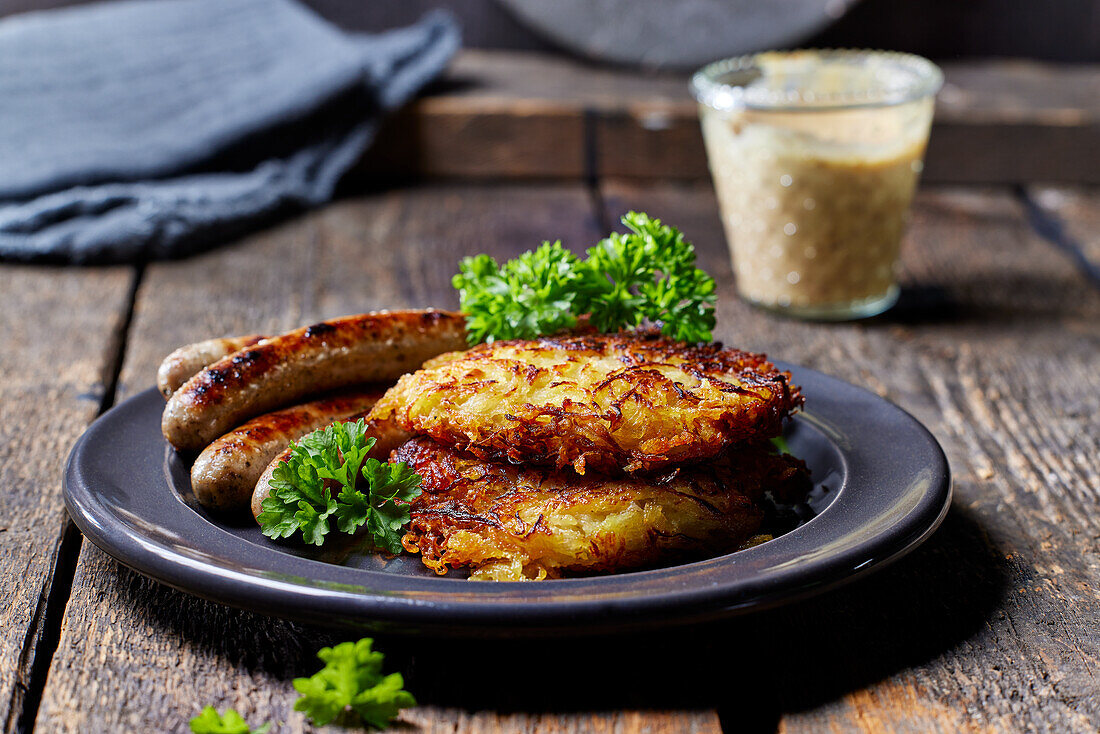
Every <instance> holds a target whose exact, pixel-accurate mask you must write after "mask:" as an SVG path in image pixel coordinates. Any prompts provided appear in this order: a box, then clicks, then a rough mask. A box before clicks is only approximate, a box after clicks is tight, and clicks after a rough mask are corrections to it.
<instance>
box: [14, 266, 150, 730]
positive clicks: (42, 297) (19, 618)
mask: <svg viewBox="0 0 1100 734" xmlns="http://www.w3.org/2000/svg"><path fill="white" fill-rule="evenodd" d="M132 278H133V271H132V270H131V269H129V268H109V269H101V270H62V269H58V268H48V267H20V266H13V265H4V266H0V344H2V345H3V348H2V349H0V375H2V378H0V498H2V501H0V504H2V505H3V507H4V519H3V521H2V522H0V575H2V576H3V578H4V579H5V583H4V584H3V587H2V589H0V721H3V722H4V727H5V728H4V731H13V730H14V727H15V726H16V723H17V720H18V717H19V716H20V714H21V712H22V707H23V704H24V696H25V694H26V691H27V686H28V685H29V684H30V676H31V671H32V667H33V666H34V664H35V657H36V653H37V652H38V643H39V635H40V634H41V632H42V627H41V625H42V623H43V615H44V614H45V611H46V602H47V596H48V594H49V592H50V589H51V582H52V581H53V570H54V566H55V564H56V562H57V557H58V547H59V543H60V541H61V537H62V532H63V530H64V527H65V523H66V522H67V517H66V515H65V510H64V507H63V505H62V500H61V475H62V472H63V471H64V467H65V457H66V456H67V455H68V453H69V449H70V448H71V446H72V443H73V441H74V440H75V439H76V437H77V436H79V435H80V432H81V431H82V430H83V429H84V426H85V425H86V424H87V423H88V422H89V421H90V420H91V419H92V418H94V417H95V415H96V412H97V411H98V409H99V405H100V402H101V400H102V398H103V392H104V390H105V388H106V386H107V384H108V383H109V382H110V381H111V378H112V377H113V375H112V374H111V373H112V370H113V366H114V357H115V351H116V348H117V342H116V338H117V337H118V334H119V330H120V328H121V326H122V324H123V322H124V320H125V315H126V312H127V307H128V305H129V294H130V286H131V282H132ZM60 594H61V595H60V600H61V601H63V600H64V599H65V597H66V595H67V592H65V590H63V589H62V590H60ZM39 662H41V661H39Z"/></svg>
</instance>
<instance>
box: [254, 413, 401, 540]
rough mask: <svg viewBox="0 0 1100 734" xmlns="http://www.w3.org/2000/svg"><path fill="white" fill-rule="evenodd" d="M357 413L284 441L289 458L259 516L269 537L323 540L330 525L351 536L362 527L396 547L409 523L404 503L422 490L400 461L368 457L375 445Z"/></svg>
mask: <svg viewBox="0 0 1100 734" xmlns="http://www.w3.org/2000/svg"><path fill="white" fill-rule="evenodd" d="M374 443H375V441H374V439H373V438H368V437H367V435H366V423H365V421H363V420H362V419H360V420H357V421H354V422H351V421H348V422H344V423H334V424H333V425H331V426H329V427H327V428H322V429H321V430H318V431H314V432H313V433H311V434H309V435H308V436H304V437H303V438H302V439H301V440H300V441H297V442H295V443H292V444H291V445H290V448H291V453H290V458H289V459H288V460H287V461H284V462H283V463H281V464H279V465H278V466H277V467H276V468H275V471H274V472H273V473H272V477H271V496H269V497H267V498H266V499H265V500H264V501H263V504H262V508H263V512H261V513H260V516H259V518H258V519H259V522H260V527H261V529H262V530H263V533H264V535H266V536H268V537H269V538H287V537H290V536H291V535H293V534H294V533H295V532H298V531H301V533H302V538H303V539H304V540H305V541H306V542H307V543H311V544H313V545H321V544H322V543H324V541H325V536H326V535H328V534H329V533H330V532H331V531H332V527H331V524H332V522H333V521H335V523H336V528H337V529H338V530H339V531H340V532H342V533H348V534H355V533H357V532H358V531H359V530H360V528H363V527H365V528H366V530H367V532H368V533H369V534H370V537H371V540H372V541H373V542H374V545H375V547H377V548H379V549H382V550H385V551H388V552H390V553H393V554H398V553H400V552H401V550H402V549H401V533H400V532H399V531H400V530H401V529H402V528H403V527H404V526H405V525H406V524H408V522H409V509H408V502H410V501H411V500H412V499H414V498H415V497H417V496H418V495H419V494H420V482H421V479H420V475H418V474H417V473H416V472H414V471H413V470H412V469H411V468H409V466H408V465H407V464H404V463H395V464H392V463H388V462H386V463H384V462H381V461H378V460H377V459H368V458H366V456H367V453H368V452H369V451H370V450H371V449H372V448H373V447H374Z"/></svg>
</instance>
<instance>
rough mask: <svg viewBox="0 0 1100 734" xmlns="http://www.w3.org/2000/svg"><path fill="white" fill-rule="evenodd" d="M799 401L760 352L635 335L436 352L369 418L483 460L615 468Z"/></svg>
mask: <svg viewBox="0 0 1100 734" xmlns="http://www.w3.org/2000/svg"><path fill="white" fill-rule="evenodd" d="M801 403H802V397H801V395H800V394H799V391H798V388H797V387H794V386H792V385H791V384H790V375H789V374H788V373H785V372H780V371H779V370H778V369H776V368H775V366H774V365H772V364H771V363H770V362H768V361H767V359H766V358H765V357H764V356H763V355H760V354H752V353H750V352H742V351H739V350H736V349H723V348H722V345H721V344H715V343H711V344H699V345H691V344H684V343H682V342H676V341H673V340H670V339H666V338H663V337H661V336H660V335H659V334H658V333H656V332H655V331H641V332H624V333H620V334H588V335H581V336H567V337H557V338H554V337H546V338H542V339H537V340H534V341H506V342H495V343H493V344H482V345H479V346H476V347H474V348H472V349H470V350H469V351H465V352H451V353H448V354H443V355H440V356H439V357H436V358H435V359H432V360H429V361H428V362H427V363H425V365H424V367H423V368H422V369H420V370H418V371H417V372H414V373H411V374H408V375H405V376H403V377H402V378H401V379H400V380H399V381H398V383H397V384H396V385H395V386H394V387H393V388H391V389H390V390H389V391H388V392H387V393H386V394H385V395H384V396H383V398H382V400H380V401H379V402H378V403H377V404H376V406H375V408H374V409H373V411H372V413H371V415H372V417H375V418H378V419H393V420H394V421H396V422H397V424H399V425H400V426H401V427H403V428H404V429H405V430H407V431H409V432H410V433H412V434H414V435H426V436H431V437H432V438H434V439H435V440H436V441H438V442H440V443H442V444H445V445H448V446H454V447H456V448H459V449H462V450H465V451H469V452H471V453H473V454H474V455H476V456H477V457H478V458H481V459H484V460H486V461H505V462H509V463H513V464H520V463H522V464H537V465H540V466H551V467H554V468H558V469H560V468H562V467H565V466H568V465H572V466H573V468H574V469H575V470H576V472H577V473H578V474H584V473H585V471H586V470H588V469H591V470H592V471H596V472H599V473H605V474H615V473H622V472H624V471H625V472H638V471H659V470H661V469H667V468H669V467H671V466H672V465H678V464H683V463H689V462H696V461H701V460H705V459H709V458H712V457H715V456H717V455H718V454H720V453H721V452H722V451H723V450H724V449H726V448H727V447H728V446H730V445H732V444H735V443H743V442H749V441H753V440H759V439H763V438H768V437H772V436H776V435H778V434H779V432H780V429H781V427H782V422H783V419H784V417H786V416H787V415H788V414H789V413H790V412H791V411H792V410H794V409H795V408H797V407H798V406H799V405H801Z"/></svg>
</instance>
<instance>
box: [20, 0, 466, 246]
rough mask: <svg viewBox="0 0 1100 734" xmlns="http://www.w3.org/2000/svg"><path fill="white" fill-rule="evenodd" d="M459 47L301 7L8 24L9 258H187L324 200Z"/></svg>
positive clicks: (60, 14) (128, 4)
mask: <svg viewBox="0 0 1100 734" xmlns="http://www.w3.org/2000/svg"><path fill="white" fill-rule="evenodd" d="M458 45H459V32H458V28H457V26H456V25H455V23H454V21H453V19H452V18H451V17H450V16H449V15H447V14H445V13H441V12H436V13H431V14H429V15H427V16H425V17H424V18H423V19H422V20H421V21H419V22H418V23H416V24H415V25H412V26H409V27H407V28H402V29H399V30H395V31H390V32H387V33H383V34H378V35H370V36H368V35H357V34H348V33H344V32H342V31H340V30H339V29H337V28H335V27H333V26H331V25H330V24H329V23H327V22H325V21H324V20H323V19H321V18H319V17H317V16H316V15H314V14H313V13H312V12H310V11H309V10H307V9H305V8H303V7H301V6H299V5H298V4H296V3H295V2H293V0H156V1H155V2H149V1H145V0H140V1H139V0H127V1H125V2H115V3H106V4H101V5H94V6H86V7H81V8H75V9H67V10H63V11H50V12H43V13H31V14H27V15H22V16H14V17H11V18H8V19H5V20H2V21H0V258H4V259H8V260H25V261H41V260H45V261H52V262H123V261H127V260H136V259H145V258H162V257H177V256H181V255H186V254H188V253H190V252H194V251H196V250H199V249H203V248H205V247H208V246H210V245H211V244H212V243H215V242H218V241H219V240H221V239H224V238H225V237H228V236H231V235H234V234H239V233H241V232H244V231H246V230H247V229H248V228H250V227H255V226H257V225H258V224H260V223H262V222H264V221H266V220H268V219H270V218H271V217H272V216H274V215H276V214H279V213H282V212H285V211H287V210H288V209H290V208H294V207H299V208H300V207H309V206H314V205H317V204H320V203H322V202H324V201H326V200H328V199H329V198H331V197H332V195H333V191H334V189H335V187H336V184H337V182H338V181H339V179H340V177H341V176H342V175H343V174H344V173H345V172H346V171H347V170H348V169H349V168H350V167H351V166H352V165H353V164H354V163H355V162H356V160H357V159H358V158H359V156H360V155H361V154H362V153H363V151H364V150H365V149H366V147H367V146H368V145H369V144H370V141H371V139H372V137H373V136H374V133H375V130H376V129H377V126H378V123H379V119H380V116H381V115H382V114H383V113H384V112H385V111H387V110H391V109H393V108H395V107H398V106H400V105H401V104H402V103H403V102H405V101H406V100H408V99H409V98H410V97H412V96H413V95H414V94H415V93H416V92H417V90H419V89H420V88H421V87H423V86H424V85H425V84H426V83H427V82H428V81H430V80H431V79H432V78H433V77H434V76H436V75H437V74H439V73H440V72H441V71H442V70H443V69H444V68H445V67H446V65H447V62H448V61H449V60H450V58H451V56H452V55H453V54H454V53H455V51H456V50H457V48H458Z"/></svg>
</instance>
